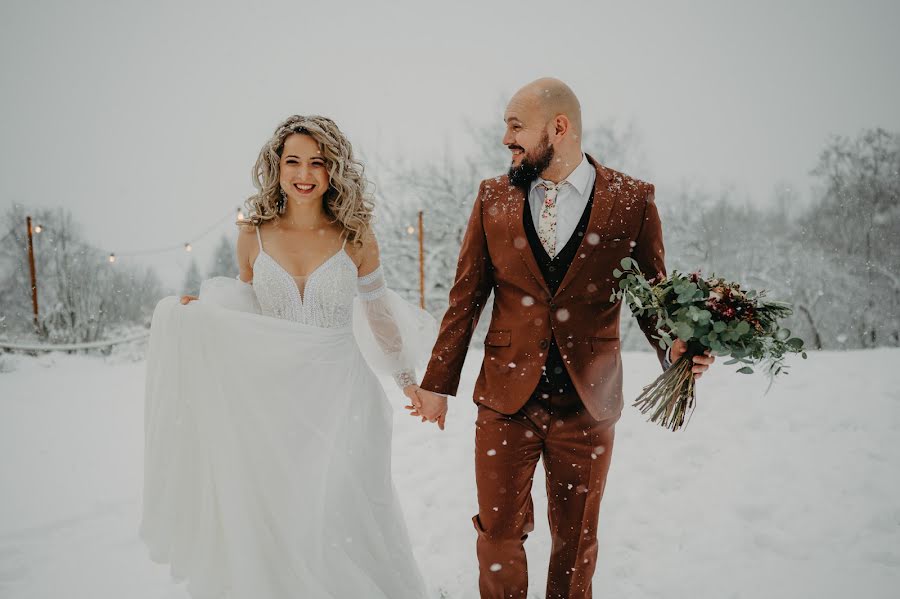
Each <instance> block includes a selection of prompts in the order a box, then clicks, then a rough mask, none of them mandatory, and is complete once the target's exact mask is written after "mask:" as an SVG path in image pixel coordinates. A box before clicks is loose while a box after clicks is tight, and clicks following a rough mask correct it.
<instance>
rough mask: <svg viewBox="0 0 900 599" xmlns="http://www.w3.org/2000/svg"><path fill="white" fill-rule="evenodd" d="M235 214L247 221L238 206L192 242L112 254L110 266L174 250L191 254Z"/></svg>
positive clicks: (109, 259) (192, 239)
mask: <svg viewBox="0 0 900 599" xmlns="http://www.w3.org/2000/svg"><path fill="white" fill-rule="evenodd" d="M235 212H236V213H237V220H238V221H242V220H245V217H244V213H243V211H242V210H241V207H240V206H238V207H237V209H236V210H229V211H228V214H226V215H224V216H223V217H222V218H220V219H218V220H217V221H216V222H214V223H213V224H211V225H210V226H209V227H207V228H206V230H204V231H203V232H201V233H200V234H199V235H195V236H193V237H192V238H191V241H186V242H184V243H181V244H178V245H173V246H167V247H159V248H153V249H147V250H132V251H127V252H117V253H113V252H110V254H109V257H108V258H107V261H108V262H109V263H110V264H112V263H113V262H115V261H116V260H117V259H118V258H120V257H122V256H144V255H148V254H162V253H164V252H171V251H173V250H182V251H185V252H191V251H193V249H194V246H193V244H194V243H196V242H197V241H199V240H200V239H202V238H204V237H206V236H207V235H209V234H210V233H211V232H213V231H214V230H215V229H216V228H217V227H218V226H219V225H221V224H222V223H223V222H224V221H226V220H232V219H234V217H235Z"/></svg>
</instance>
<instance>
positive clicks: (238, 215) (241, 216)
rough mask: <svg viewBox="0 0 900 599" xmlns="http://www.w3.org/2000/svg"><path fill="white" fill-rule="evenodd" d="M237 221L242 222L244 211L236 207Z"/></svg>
mask: <svg viewBox="0 0 900 599" xmlns="http://www.w3.org/2000/svg"><path fill="white" fill-rule="evenodd" d="M237 219H238V220H244V211H243V210H241V207H240V206H238V209H237Z"/></svg>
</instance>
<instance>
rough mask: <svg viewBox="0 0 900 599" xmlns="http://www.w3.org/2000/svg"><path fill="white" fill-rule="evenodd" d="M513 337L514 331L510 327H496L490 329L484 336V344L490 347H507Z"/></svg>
mask: <svg viewBox="0 0 900 599" xmlns="http://www.w3.org/2000/svg"><path fill="white" fill-rule="evenodd" d="M511 338H512V331H510V330H509V329H494V330H492V331H488V332H487V335H485V336H484V344H485V345H487V346H490V347H507V346H509V344H510V341H511Z"/></svg>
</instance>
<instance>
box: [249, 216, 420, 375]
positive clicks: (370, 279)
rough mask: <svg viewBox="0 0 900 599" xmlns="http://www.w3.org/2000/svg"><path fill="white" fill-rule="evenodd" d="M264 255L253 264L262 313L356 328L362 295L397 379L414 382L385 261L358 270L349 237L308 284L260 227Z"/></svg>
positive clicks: (325, 325) (371, 325) (319, 324)
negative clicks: (280, 258) (267, 242)
mask: <svg viewBox="0 0 900 599" xmlns="http://www.w3.org/2000/svg"><path fill="white" fill-rule="evenodd" d="M256 238H257V240H258V241H259V254H258V255H257V256H256V260H255V261H254V263H253V282H252V285H253V291H254V293H255V295H256V299H257V301H258V302H259V307H260V309H261V311H262V313H263V314H264V315H266V316H271V317H274V318H283V319H285V320H291V321H294V322H299V323H302V324H306V325H310V326H314V327H321V328H339V327H352V325H353V302H354V298H355V297H356V296H357V295H358V296H359V299H360V300H361V304H362V312H363V314H364V315H365V319H366V321H367V322H368V324H369V328H370V330H371V332H372V335H373V336H374V339H375V342H376V343H377V345H378V347H379V348H380V350H381V352H382V353H383V354H384V356H385V358H386V359H387V360H388V361H389V363H390V364H391V367H390V370H391V372H392V374H393V376H394V380H395V381H396V382H397V384H398V385H399V386H400V387H401V388H402V387H404V386H406V385H410V384H413V383H414V382H415V371H414V370H413V368H412V366H411V364H410V356H408V355H407V353H406V352H404V343H403V336H402V334H401V331H400V329H399V328H398V326H397V323H396V321H395V315H394V314H393V311H392V309H391V306H390V302H389V301H388V298H387V295H386V294H387V287H386V285H385V282H384V274H383V271H382V269H381V266H378V268H376V269H375V270H374V271H372V272H371V273H369V274H368V275H366V276H363V277H359V276H358V274H359V271H358V269H357V267H356V264H355V263H354V262H353V260H351V259H350V255H349V254H348V253H347V251H346V245H347V241H346V239H345V240H344V243H343V245H341V249H340V250H338V252H337V253H335V254H334V255H332V256H331V257H330V258H328V259H327V260H326V261H325V262H323V263H322V264H320V265H319V266H318V267H317V268H316V269H315V270H314V271H312V272H311V273H309V275H307V276H306V277H302V279H303V281H304V283H305V284H304V285H303V287H302V288H301V287H299V286H298V285H297V281H296V280H295V279H301V277H295V276H293V275H291V274H290V273H289V272H287V271H286V270H285V269H284V268H283V267H282V266H281V265H280V264H278V262H276V261H275V259H274V258H273V257H272V256H270V255H269V254H267V253H266V251H265V249H263V243H262V237H261V236H260V233H259V227H257V228H256Z"/></svg>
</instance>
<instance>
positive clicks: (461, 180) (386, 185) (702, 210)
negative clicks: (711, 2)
mask: <svg viewBox="0 0 900 599" xmlns="http://www.w3.org/2000/svg"><path fill="white" fill-rule="evenodd" d="M468 128H469V130H470V131H471V132H472V148H471V151H468V152H464V153H462V154H460V153H448V157H447V158H445V159H444V160H443V161H442V162H440V163H435V162H422V163H414V162H413V163H406V164H404V165H402V166H400V167H396V168H393V169H390V170H388V171H382V172H380V173H378V176H379V177H380V180H378V181H376V183H377V192H378V193H377V195H378V197H377V200H378V201H377V208H376V214H377V219H376V231H377V233H378V236H379V239H380V243H381V251H382V264H383V265H384V268H385V270H386V272H387V277H388V282H389V283H390V284H391V286H392V287H393V288H394V289H396V290H397V291H398V292H400V293H401V294H403V295H404V296H405V297H407V299H409V300H411V301H415V302H417V301H418V298H419V284H418V281H419V262H418V237H417V235H415V233H413V234H410V233H409V230H410V228H411V227H412V228H413V229H414V228H415V226H416V224H417V213H418V211H419V210H423V211H424V221H425V280H426V307H427V308H428V309H429V311H431V312H432V313H433V314H434V315H435V316H436V317H438V318H439V317H440V316H441V314H442V313H443V311H444V309H445V308H446V302H447V294H448V292H449V290H450V286H451V285H452V282H453V276H454V274H455V270H456V260H457V255H458V251H459V246H460V242H461V240H462V237H463V233H464V231H465V227H466V223H467V220H468V216H469V213H470V211H471V207H472V201H473V199H474V194H475V192H476V191H477V189H478V183H479V182H480V181H481V180H482V179H485V178H487V177H491V176H495V175H497V174H499V173H502V172H504V171H505V170H506V168H507V164H508V156H507V154H506V153H505V152H504V151H503V148H502V147H498V142H497V140H498V136H497V132H496V131H494V130H493V128H491V127H485V126H472V125H469V127H468ZM639 145H640V144H639V142H638V140H637V135H636V134H635V132H634V130H633V129H632V128H623V127H620V126H617V125H616V124H615V123H603V124H599V125H595V126H593V127H586V129H585V132H584V147H585V148H586V150H587V151H588V152H589V153H590V154H592V155H593V156H595V157H597V158H598V159H599V160H600V161H601V162H603V163H605V164H607V165H609V166H611V167H613V168H616V169H619V170H622V171H624V172H627V173H629V174H634V175H636V176H639V177H640V176H642V174H643V173H642V172H641V170H640V168H641V165H642V163H643V159H642V156H641V153H640V149H639ZM812 173H813V174H814V175H815V177H816V180H817V182H818V186H817V188H816V189H815V191H814V198H813V201H812V203H811V204H809V205H807V206H801V205H800V204H799V201H798V194H797V193H796V192H794V191H792V190H790V189H788V188H786V187H785V186H781V187H780V188H777V189H776V190H775V191H773V193H774V194H775V197H774V198H772V200H774V201H765V202H760V203H759V204H758V205H757V204H753V203H749V202H747V201H738V200H737V199H736V198H735V194H734V192H721V193H718V194H713V193H710V192H708V191H705V190H702V189H690V188H685V189H683V190H681V191H680V192H679V193H678V194H677V195H676V196H674V197H672V196H669V197H663V196H661V195H660V194H659V193H658V194H657V203H658V206H659V209H660V213H661V216H662V220H663V233H664V238H665V244H666V253H667V263H668V267H669V269H670V270H672V269H678V270H682V271H692V270H695V269H700V270H701V271H702V272H703V273H705V274H717V275H720V276H724V277H726V278H728V279H732V280H736V281H739V282H742V283H744V284H746V285H748V286H750V287H753V288H757V289H768V290H769V291H770V295H771V296H772V297H775V298H779V299H784V300H786V301H789V302H791V303H793V304H794V306H795V314H794V316H793V317H792V319H791V321H790V322H789V323H788V326H789V327H790V328H791V329H792V330H793V332H794V334H795V335H798V336H801V337H803V338H804V339H805V340H806V341H807V345H808V346H809V347H810V348H817V349H839V348H848V349H850V348H869V347H877V346H897V345H900V247H898V246H900V235H898V232H900V135H898V134H897V133H891V132H887V131H884V130H882V129H874V130H866V131H862V132H861V133H860V134H859V135H857V136H856V137H855V138H847V137H834V138H833V139H831V140H830V141H829V142H828V144H827V145H826V147H825V148H824V149H823V150H822V152H821V154H820V156H819V157H818V160H817V161H815V162H814V167H813V170H812ZM370 176H371V174H370ZM32 217H33V218H34V221H35V222H38V223H42V224H43V225H44V227H45V230H44V232H43V233H41V234H40V235H35V237H34V239H35V259H36V270H37V272H38V273H39V301H40V320H39V323H38V327H37V328H36V329H35V327H34V326H33V324H32V306H31V290H30V289H31V284H30V275H29V269H28V258H27V242H26V234H25V226H24V223H25V209H24V207H23V206H20V205H15V206H13V207H12V208H10V209H9V210H8V211H7V212H6V214H4V215H3V217H2V219H0V307H2V310H0V339H6V340H22V339H33V338H35V337H36V338H38V339H40V340H41V341H44V342H48V343H79V342H90V341H96V340H101V339H109V338H110V337H112V336H114V335H116V334H121V333H123V332H124V331H125V330H126V329H129V328H134V327H142V328H146V327H147V326H148V325H149V320H150V316H151V313H152V310H153V307H154V306H155V305H156V302H157V301H158V300H159V299H160V298H161V297H163V296H165V295H168V294H173V293H177V294H181V293H191V294H196V293H197V291H198V290H199V286H200V282H201V281H202V280H203V279H206V278H209V277H212V276H219V275H222V276H229V277H233V276H235V275H236V274H237V267H236V263H235V250H234V241H233V235H223V236H222V238H221V239H220V241H219V242H218V245H217V247H216V250H215V252H214V256H213V260H212V262H211V264H210V265H209V267H208V268H207V269H205V270H202V269H201V268H200V266H199V265H198V264H197V262H196V260H192V261H191V262H190V264H189V266H188V269H187V271H186V273H185V278H184V282H183V284H182V285H181V288H180V289H167V288H165V287H164V286H163V285H162V283H161V282H160V278H159V277H158V276H157V274H156V273H155V272H154V271H153V269H151V268H146V267H137V266H129V265H126V264H121V263H120V264H116V266H115V268H110V265H109V264H108V263H107V260H106V258H107V256H106V255H105V254H104V253H102V252H101V251H100V250H99V249H97V248H95V247H93V246H91V245H90V244H89V243H88V242H87V241H86V240H85V239H84V238H83V236H82V234H81V232H80V230H79V226H78V223H76V222H74V219H73V218H72V215H71V214H70V213H69V212H67V211H65V210H62V209H56V210H37V211H34V213H32ZM490 310H491V306H490V305H488V306H487V307H486V308H485V312H484V316H483V317H482V319H481V323H480V324H479V332H478V333H477V334H476V338H475V341H474V342H475V343H478V342H479V341H480V339H481V338H483V334H484V331H485V330H486V328H487V324H488V321H489V315H490ZM623 312H626V311H623ZM622 338H623V346H624V347H625V348H627V349H645V348H646V347H647V345H646V342H645V341H644V340H643V337H642V335H641V334H640V331H639V330H638V329H637V327H636V326H635V324H634V320H633V319H632V318H631V316H630V315H629V314H627V313H623V320H622Z"/></svg>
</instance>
